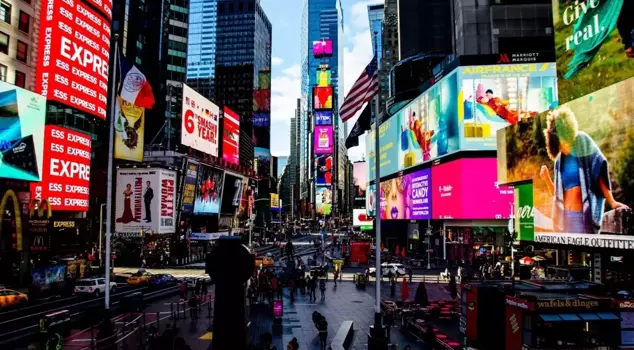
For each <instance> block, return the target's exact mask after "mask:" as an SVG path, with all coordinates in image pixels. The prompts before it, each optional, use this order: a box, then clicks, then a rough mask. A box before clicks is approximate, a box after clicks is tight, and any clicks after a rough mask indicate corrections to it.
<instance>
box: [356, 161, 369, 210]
mask: <svg viewBox="0 0 634 350" xmlns="http://www.w3.org/2000/svg"><path fill="white" fill-rule="evenodd" d="M366 170H367V169H366V164H365V161H359V162H354V163H353V164H352V174H353V175H352V181H353V185H354V208H365V195H366V193H365V192H366V189H367V186H368V183H367V179H368V176H367V171H366Z"/></svg>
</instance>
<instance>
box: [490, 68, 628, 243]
mask: <svg viewBox="0 0 634 350" xmlns="http://www.w3.org/2000/svg"><path fill="white" fill-rule="evenodd" d="M632 91H634V78H630V79H628V80H625V81H622V82H619V83H617V84H614V85H611V86H609V87H606V88H603V89H601V90H599V91H597V92H595V93H592V94H590V95H588V96H584V97H582V98H579V99H576V100H573V101H570V102H568V103H566V104H564V105H562V106H560V107H558V108H556V109H553V110H551V111H549V112H545V113H542V114H540V115H538V116H536V117H535V118H532V119H528V120H523V121H521V122H520V123H518V124H516V125H512V126H508V127H507V128H505V129H503V130H500V132H498V139H501V140H505V143H504V144H502V145H501V147H500V150H499V151H498V177H499V179H500V181H504V182H507V183H513V182H519V181H522V182H524V181H531V180H532V184H533V205H534V215H533V216H534V232H535V234H534V238H535V242H547V243H555V244H567V245H579V246H592V247H612V248H621V249H634V218H633V214H632V210H631V209H630V208H632V207H634V196H632V195H631V194H632V193H634V182H633V181H632V169H634V100H633V99H632V98H631V97H632ZM564 204H565V206H564Z"/></svg>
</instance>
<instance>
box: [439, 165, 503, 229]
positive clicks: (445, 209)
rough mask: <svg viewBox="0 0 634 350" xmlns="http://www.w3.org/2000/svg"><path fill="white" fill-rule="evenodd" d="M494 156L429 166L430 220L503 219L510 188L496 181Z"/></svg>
mask: <svg viewBox="0 0 634 350" xmlns="http://www.w3.org/2000/svg"><path fill="white" fill-rule="evenodd" d="M496 167H497V161H496V159H495V158H463V159H457V160H453V161H449V162H447V163H441V164H439V165H434V166H433V167H432V168H431V177H432V181H433V186H432V187H431V188H432V197H431V198H432V203H433V206H432V218H433V219H507V218H508V217H509V215H510V213H511V210H512V205H513V201H514V199H515V197H514V191H513V188H512V187H508V186H500V185H499V184H498V182H497V172H496Z"/></svg>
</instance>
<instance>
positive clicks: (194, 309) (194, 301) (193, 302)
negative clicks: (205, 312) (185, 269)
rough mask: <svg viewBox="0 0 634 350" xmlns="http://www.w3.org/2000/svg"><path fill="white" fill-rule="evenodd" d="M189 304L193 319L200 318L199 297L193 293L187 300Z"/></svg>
mask: <svg viewBox="0 0 634 350" xmlns="http://www.w3.org/2000/svg"><path fill="white" fill-rule="evenodd" d="M187 303H188V305H189V314H190V316H191V318H192V320H194V319H197V318H198V298H196V296H195V295H192V296H191V297H190V298H189V301H188V302H187Z"/></svg>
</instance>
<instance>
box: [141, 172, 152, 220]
mask: <svg viewBox="0 0 634 350" xmlns="http://www.w3.org/2000/svg"><path fill="white" fill-rule="evenodd" d="M146 185H147V187H146V188H145V192H144V193H143V202H144V203H145V219H144V220H145V222H152V209H151V206H150V204H152V199H154V190H153V189H152V187H150V185H151V182H150V181H147V182H146Z"/></svg>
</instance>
